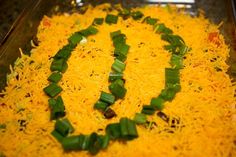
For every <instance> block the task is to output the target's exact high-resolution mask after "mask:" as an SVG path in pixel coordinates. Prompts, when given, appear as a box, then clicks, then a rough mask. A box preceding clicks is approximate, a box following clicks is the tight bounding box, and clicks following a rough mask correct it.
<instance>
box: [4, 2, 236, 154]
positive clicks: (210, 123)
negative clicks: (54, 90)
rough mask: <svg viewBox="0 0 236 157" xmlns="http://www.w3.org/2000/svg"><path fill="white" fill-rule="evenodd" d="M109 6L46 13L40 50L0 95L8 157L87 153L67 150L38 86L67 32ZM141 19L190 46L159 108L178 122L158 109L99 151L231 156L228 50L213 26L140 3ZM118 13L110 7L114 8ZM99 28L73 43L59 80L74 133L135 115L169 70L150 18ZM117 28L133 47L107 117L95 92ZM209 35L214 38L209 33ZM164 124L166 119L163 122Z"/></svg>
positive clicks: (103, 86) (102, 83)
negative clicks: (174, 86) (133, 135)
mask: <svg viewBox="0 0 236 157" xmlns="http://www.w3.org/2000/svg"><path fill="white" fill-rule="evenodd" d="M107 7H108V6H107V5H101V6H97V7H95V8H92V7H89V9H88V10H87V12H86V13H85V14H84V15H81V14H77V13H74V14H72V15H68V14H65V15H55V16H53V17H47V16H45V17H44V18H43V20H42V22H41V24H40V26H39V28H38V34H37V37H38V39H39V41H40V44H39V46H38V47H36V48H34V49H32V51H31V56H30V57H29V56H27V55H24V54H22V56H21V58H19V59H18V60H17V61H16V62H15V65H14V66H13V67H12V68H11V71H12V72H11V74H9V75H8V85H7V87H6V88H5V90H4V91H2V94H4V96H3V97H1V98H0V124H6V129H0V152H1V153H2V154H4V155H6V156H7V157H17V156H18V157H27V156H30V157H38V156H40V157H49V156H50V157H61V156H63V157H72V156H81V157H82V156H90V154H89V153H88V152H85V151H78V152H76V151H73V152H69V153H68V152H64V151H63V148H62V147H61V145H60V143H59V142H58V141H56V140H55V139H54V138H53V137H52V135H51V134H50V133H51V131H52V130H53V129H54V123H55V122H54V121H50V109H49V106H48V96H46V95H45V93H44V92H43V90H42V89H43V88H44V87H46V86H47V85H48V84H49V82H48V81H47V78H48V76H49V75H50V73H51V72H50V64H51V62H52V59H51V57H53V56H54V55H55V54H56V53H57V51H58V50H59V49H60V48H62V47H63V46H64V45H65V44H67V39H68V37H69V36H70V35H71V34H72V33H73V32H76V31H79V30H81V29H84V28H87V27H88V26H89V25H90V24H91V23H92V21H93V19H94V18H96V17H105V16H106V14H107V10H106V9H104V8H107ZM137 9H138V10H140V11H142V12H143V13H144V14H145V16H151V17H155V18H158V19H159V21H158V22H159V23H164V24H165V25H166V26H167V27H169V28H171V29H172V30H173V31H174V33H175V34H178V35H180V36H181V37H182V38H183V39H184V40H185V42H186V45H188V46H189V47H191V51H190V52H188V53H187V54H186V58H185V59H184V65H185V67H184V69H183V70H181V78H180V79H181V91H180V92H179V93H177V95H176V97H175V98H174V100H173V101H171V102H167V103H165V108H164V110H163V112H164V113H166V114H167V115H168V116H170V118H171V119H173V118H175V119H179V120H180V121H179V124H176V127H171V124H168V123H166V122H164V121H163V120H162V119H160V118H159V117H158V116H157V115H153V116H149V117H148V120H149V121H151V122H155V123H156V125H153V126H151V127H144V126H138V127H137V129H138V134H139V137H138V138H137V139H135V140H132V141H129V142H127V143H124V142H122V141H115V142H110V144H109V146H108V148H107V149H106V150H102V151H101V152H99V154H97V156H98V157H104V156H107V157H121V156H128V157H131V156H134V157H233V156H236V145H235V143H236V142H235V140H236V121H235V119H236V118H235V116H234V114H235V97H234V94H235V93H234V91H235V85H234V84H233V83H232V82H231V79H230V77H229V76H228V75H227V74H226V71H227V69H228V65H227V64H226V60H227V58H228V57H229V48H228V46H227V45H226V44H225V41H224V37H223V36H222V35H221V34H220V33H219V29H218V26H217V25H214V24H211V23H210V22H209V21H208V20H207V19H205V18H204V17H203V16H202V15H201V16H200V17H194V18H193V17H190V15H187V14H186V13H184V12H179V11H178V10H177V9H175V8H172V9H171V11H170V10H167V9H165V8H161V7H157V6H152V7H150V6H146V7H143V8H137ZM112 13H114V14H116V13H117V12H116V11H112ZM98 29H99V32H98V34H97V35H94V36H90V37H88V38H87V43H84V44H80V45H78V46H77V47H76V48H75V50H74V51H73V53H72V55H71V57H70V59H69V60H68V65H69V67H68V70H67V71H66V73H65V74H64V75H63V78H62V81H60V83H59V84H60V86H61V87H62V88H63V91H62V93H61V95H62V97H63V100H64V103H65V107H66V116H67V118H68V119H69V120H70V121H71V123H72V125H73V126H74V127H75V132H74V133H73V134H75V135H76V134H80V133H82V134H90V133H91V132H98V133H99V134H104V128H105V127H106V125H107V124H109V123H112V122H118V121H119V119H120V117H125V116H126V117H129V118H133V117H134V115H135V113H136V112H140V111H141V109H142V105H145V104H149V103H150V100H151V98H153V97H156V96H158V95H159V94H160V92H161V90H162V89H163V88H164V83H165V76H164V75H165V74H164V70H165V68H166V67H170V64H169V60H170V56H171V54H170V53H168V52H167V51H166V50H164V48H163V46H164V45H165V44H167V43H166V42H165V41H163V40H161V38H160V35H159V34H155V33H154V32H153V28H152V26H150V25H147V24H143V23H141V21H134V20H133V19H132V18H129V19H127V20H122V19H121V18H119V21H118V23H117V24H115V25H108V24H106V23H104V24H103V25H101V26H98ZM116 30H121V31H122V33H124V34H125V35H126V36H127V44H128V45H130V51H129V53H128V57H127V61H126V65H127V66H126V69H125V72H124V79H125V80H126V82H125V88H126V89H127V94H126V96H125V98H124V99H123V100H118V101H116V103H115V104H114V105H112V108H113V109H114V110H115V111H116V113H117V115H118V116H117V117H115V118H113V119H111V120H107V119H105V118H104V117H103V115H102V114H101V113H100V112H99V111H97V110H94V109H93V105H94V103H95V102H96V101H97V100H98V98H99V96H100V93H101V91H107V92H108V91H109V90H108V85H109V83H108V75H109V72H110V71H111V65H112V63H113V61H114V57H113V50H114V47H113V45H112V41H111V39H110V32H113V31H116ZM212 33H213V34H215V35H213V37H212V36H211V35H212ZM210 36H211V37H210ZM170 122H171V120H170Z"/></svg>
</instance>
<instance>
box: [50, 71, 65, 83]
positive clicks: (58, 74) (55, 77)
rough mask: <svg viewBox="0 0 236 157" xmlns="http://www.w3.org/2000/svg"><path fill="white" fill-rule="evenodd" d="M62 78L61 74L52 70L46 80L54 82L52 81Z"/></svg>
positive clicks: (55, 81)
mask: <svg viewBox="0 0 236 157" xmlns="http://www.w3.org/2000/svg"><path fill="white" fill-rule="evenodd" d="M61 78H62V74H61V73H59V72H54V73H52V74H51V75H50V76H49V77H48V81H51V82H54V83H57V82H59V81H60V80H61Z"/></svg>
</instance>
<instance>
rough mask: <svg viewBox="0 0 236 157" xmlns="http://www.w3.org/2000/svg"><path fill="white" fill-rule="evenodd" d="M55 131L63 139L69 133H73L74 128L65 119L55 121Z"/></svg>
mask: <svg viewBox="0 0 236 157" xmlns="http://www.w3.org/2000/svg"><path fill="white" fill-rule="evenodd" d="M55 130H56V131H57V132H59V133H60V134H61V135H62V136H64V137H65V136H67V135H68V134H69V133H72V132H74V128H73V126H72V125H71V123H70V122H69V120H68V119H67V118H65V119H62V120H57V121H56V124H55Z"/></svg>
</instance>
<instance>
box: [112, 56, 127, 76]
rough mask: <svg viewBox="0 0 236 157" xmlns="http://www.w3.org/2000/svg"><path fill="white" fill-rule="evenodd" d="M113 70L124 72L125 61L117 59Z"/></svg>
mask: <svg viewBox="0 0 236 157" xmlns="http://www.w3.org/2000/svg"><path fill="white" fill-rule="evenodd" d="M112 70H114V71H115V72H119V73H121V72H123V71H124V70H125V63H123V62H122V61H120V60H119V59H115V62H114V63H113V64H112Z"/></svg>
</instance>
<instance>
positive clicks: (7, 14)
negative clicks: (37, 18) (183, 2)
mask: <svg viewBox="0 0 236 157" xmlns="http://www.w3.org/2000/svg"><path fill="white" fill-rule="evenodd" d="M195 1H196V4H197V6H200V8H201V9H203V10H204V11H207V12H209V13H210V14H208V16H211V15H212V16H215V14H217V15H218V16H219V19H221V20H222V18H221V17H224V15H225V12H226V11H225V10H224V9H223V8H224V7H217V6H225V0H195ZM27 2H29V0H0V43H1V41H2V40H3V38H4V36H5V35H6V33H7V32H8V31H9V29H10V28H11V26H12V24H13V23H14V21H15V20H16V19H17V17H18V15H19V14H20V13H21V12H22V11H23V9H24V8H25V7H26V6H27ZM215 22H217V23H218V22H219V20H216V21H215Z"/></svg>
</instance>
